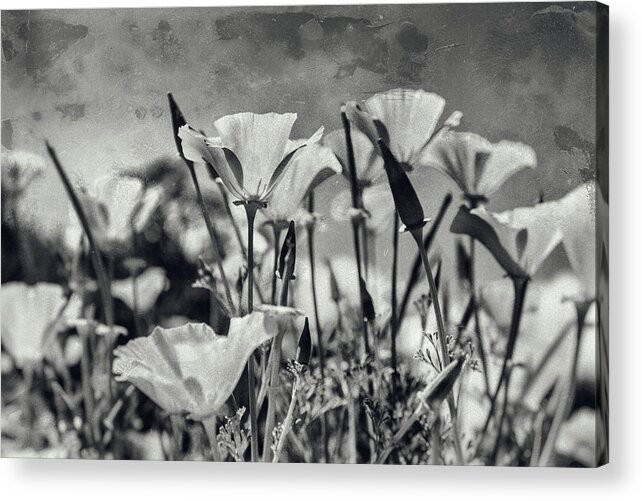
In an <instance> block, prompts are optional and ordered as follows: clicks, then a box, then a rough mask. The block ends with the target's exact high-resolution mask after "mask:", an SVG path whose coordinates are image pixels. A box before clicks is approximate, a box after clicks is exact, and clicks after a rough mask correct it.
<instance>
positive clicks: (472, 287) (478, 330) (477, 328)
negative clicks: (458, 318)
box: [468, 237, 490, 395]
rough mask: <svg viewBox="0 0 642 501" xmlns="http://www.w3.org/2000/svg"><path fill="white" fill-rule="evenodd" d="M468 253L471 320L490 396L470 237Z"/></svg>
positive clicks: (472, 243)
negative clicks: (471, 304)
mask: <svg viewBox="0 0 642 501" xmlns="http://www.w3.org/2000/svg"><path fill="white" fill-rule="evenodd" d="M469 249H470V250H469V253H468V258H469V259H470V277H469V278H470V291H471V294H472V296H473V319H474V322H475V338H476V339H477V346H478V349H479V358H480V359H481V363H482V370H483V371H484V384H485V388H486V395H490V381H489V379H488V358H487V356H486V348H485V347H484V341H483V339H482V335H481V327H480V323H479V308H478V305H479V302H478V301H477V289H476V275H475V239H474V238H473V237H470V240H469Z"/></svg>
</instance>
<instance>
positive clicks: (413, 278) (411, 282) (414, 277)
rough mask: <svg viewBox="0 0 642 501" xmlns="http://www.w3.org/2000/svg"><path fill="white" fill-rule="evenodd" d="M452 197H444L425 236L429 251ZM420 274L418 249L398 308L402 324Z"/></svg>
mask: <svg viewBox="0 0 642 501" xmlns="http://www.w3.org/2000/svg"><path fill="white" fill-rule="evenodd" d="M452 198H453V197H452V195H451V194H450V193H449V194H448V195H446V196H445V197H444V199H443V201H442V202H441V206H440V207H439V212H438V213H437V216H436V217H435V219H434V220H433V222H432V224H431V225H430V230H428V234H427V235H426V238H424V242H423V248H424V249H425V251H426V252H428V250H429V249H430V246H431V245H432V242H433V241H434V239H435V236H436V234H437V230H438V229H439V227H440V226H441V222H442V221H443V219H444V216H445V215H446V211H447V210H448V207H449V206H450V204H451V202H452ZM420 276H421V251H417V256H416V257H415V261H414V262H413V264H412V269H411V271H410V276H409V278H408V281H407V285H406V290H405V292H404V294H403V299H402V300H401V306H400V307H399V309H398V311H399V314H398V315H397V322H398V324H399V325H401V323H402V322H403V319H404V317H405V316H406V311H407V309H408V304H409V302H410V295H411V294H412V291H413V290H414V288H415V286H416V285H417V282H418V281H419V277H420Z"/></svg>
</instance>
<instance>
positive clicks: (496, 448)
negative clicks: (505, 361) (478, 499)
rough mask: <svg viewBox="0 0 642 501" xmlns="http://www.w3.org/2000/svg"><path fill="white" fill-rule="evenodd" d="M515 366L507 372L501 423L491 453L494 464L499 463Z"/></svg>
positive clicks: (500, 417)
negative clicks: (498, 457)
mask: <svg viewBox="0 0 642 501" xmlns="http://www.w3.org/2000/svg"><path fill="white" fill-rule="evenodd" d="M512 369H513V368H512V367H509V368H508V372H506V384H505V385H504V401H503V402H502V411H501V413H500V415H499V424H498V425H497V430H498V431H497V438H496V439H495V446H494V447H493V452H492V454H491V461H492V464H497V455H498V454H499V448H500V447H501V445H502V440H501V439H502V434H503V429H504V421H505V420H506V414H507V411H508V389H509V387H510V377H511V375H512V373H513V370H512Z"/></svg>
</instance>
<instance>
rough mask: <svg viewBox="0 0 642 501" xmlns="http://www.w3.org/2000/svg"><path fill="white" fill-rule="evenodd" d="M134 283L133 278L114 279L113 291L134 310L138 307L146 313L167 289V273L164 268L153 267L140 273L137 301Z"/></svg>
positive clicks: (137, 283)
mask: <svg viewBox="0 0 642 501" xmlns="http://www.w3.org/2000/svg"><path fill="white" fill-rule="evenodd" d="M133 283H134V281H133V280H132V278H126V279H124V280H114V281H113V282H112V284H111V293H112V295H113V296H114V297H117V298H118V299H120V300H121V301H123V302H124V303H125V304H126V305H127V306H128V307H129V308H130V309H131V310H132V311H133V310H134V307H136V311H137V312H138V313H146V312H148V311H149V310H151V309H152V307H153V306H154V304H156V300H157V299H158V296H160V294H161V292H163V291H164V290H166V289H167V286H168V280H167V274H166V273H165V270H164V269H163V268H160V267H152V268H147V269H146V270H145V271H143V272H142V273H141V274H140V275H138V276H137V277H136V280H135V283H136V293H137V294H136V301H134V286H133ZM135 303H136V304H135Z"/></svg>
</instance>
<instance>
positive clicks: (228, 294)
mask: <svg viewBox="0 0 642 501" xmlns="http://www.w3.org/2000/svg"><path fill="white" fill-rule="evenodd" d="M185 163H186V165H187V167H188V169H189V173H190V176H191V178H192V183H193V184H194V189H195V190H196V198H197V200H198V205H199V207H200V208H201V214H202V215H203V220H204V221H205V227H206V228H207V233H208V234H209V236H210V241H211V242H212V250H213V251H214V260H215V261H216V266H217V268H218V273H219V275H220V276H221V281H222V282H223V287H224V288H225V298H226V299H227V302H228V304H229V306H230V308H231V307H232V305H233V304H234V302H233V301H232V291H231V289H230V284H229V282H228V281H227V276H226V275H225V269H224V268H223V251H222V249H221V244H220V242H219V238H218V234H217V233H216V229H215V228H214V225H213V224H212V220H211V219H210V215H209V213H208V212H207V206H206V205H205V199H204V198H203V194H202V193H201V186H200V184H199V182H198V177H197V176H196V169H195V168H194V164H193V163H192V162H190V161H187V160H186V161H185Z"/></svg>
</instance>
